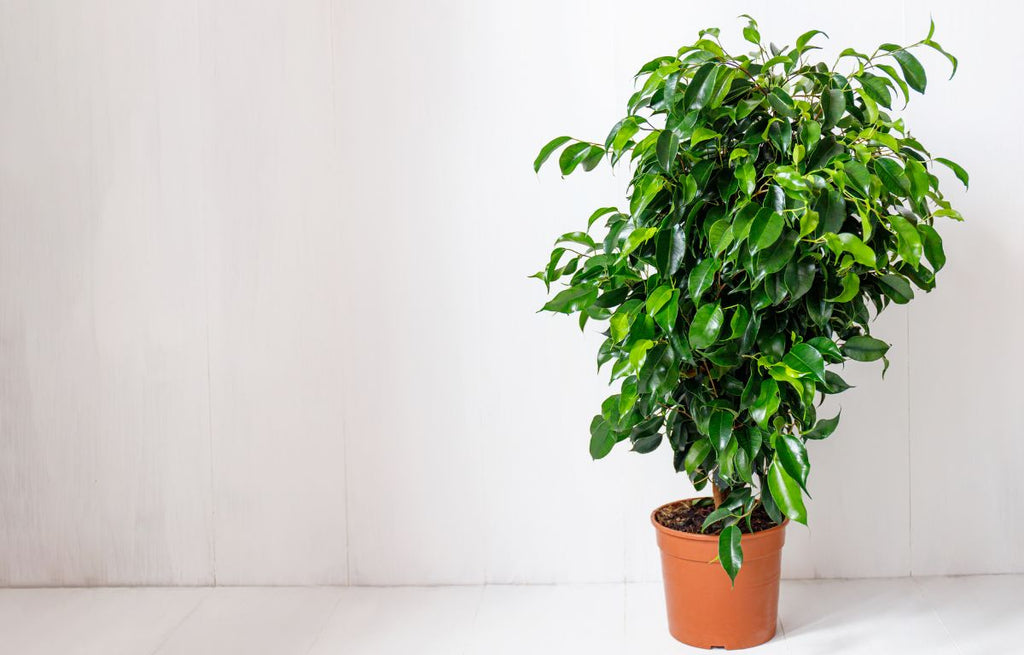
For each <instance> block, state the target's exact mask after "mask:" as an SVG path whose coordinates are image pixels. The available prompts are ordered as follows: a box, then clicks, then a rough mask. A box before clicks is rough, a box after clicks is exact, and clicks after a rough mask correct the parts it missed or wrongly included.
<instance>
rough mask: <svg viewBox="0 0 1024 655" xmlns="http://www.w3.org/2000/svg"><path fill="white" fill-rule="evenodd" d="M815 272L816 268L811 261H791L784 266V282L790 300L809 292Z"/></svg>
mask: <svg viewBox="0 0 1024 655" xmlns="http://www.w3.org/2000/svg"><path fill="white" fill-rule="evenodd" d="M817 270H818V266H817V265H816V264H815V263H814V262H813V261H804V262H795V261H791V262H790V263H789V264H787V265H786V274H785V277H784V282H785V284H786V289H787V290H788V291H789V297H790V298H791V299H793V300H796V299H797V298H800V297H801V296H803V295H804V294H805V293H807V292H808V291H810V290H811V287H812V286H813V285H814V276H815V274H816V273H817Z"/></svg>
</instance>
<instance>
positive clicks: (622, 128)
mask: <svg viewBox="0 0 1024 655" xmlns="http://www.w3.org/2000/svg"><path fill="white" fill-rule="evenodd" d="M639 131H640V125H639V123H637V120H636V117H635V116H627V117H626V118H623V119H622V120H621V121H619V122H618V123H616V124H615V127H613V128H612V129H611V132H609V133H608V138H607V139H605V141H604V147H605V148H608V149H610V150H612V151H613V152H615V153H618V152H621V151H622V149H623V148H625V147H626V144H627V143H629V140H630V139H632V138H633V137H634V136H635V135H636V133H637V132H639Z"/></svg>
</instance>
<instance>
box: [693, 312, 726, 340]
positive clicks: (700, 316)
mask: <svg viewBox="0 0 1024 655" xmlns="http://www.w3.org/2000/svg"><path fill="white" fill-rule="evenodd" d="M724 321H725V315H724V314H723V313H722V306H721V304H719V303H717V302H716V303H714V304H711V303H709V304H706V305H702V306H701V307H700V309H698V310H697V313H696V314H694V316H693V322H692V323H691V324H690V333H689V337H690V345H691V346H693V347H694V348H700V349H704V348H707V347H708V346H710V345H711V344H713V343H715V341H716V340H717V339H718V332H719V331H720V330H721V329H722V323H723V322H724Z"/></svg>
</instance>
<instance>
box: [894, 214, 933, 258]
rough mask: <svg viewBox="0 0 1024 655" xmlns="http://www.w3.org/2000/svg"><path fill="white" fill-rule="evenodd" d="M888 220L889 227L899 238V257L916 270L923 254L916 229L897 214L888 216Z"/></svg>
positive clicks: (922, 247) (922, 245) (919, 236)
mask: <svg viewBox="0 0 1024 655" xmlns="http://www.w3.org/2000/svg"><path fill="white" fill-rule="evenodd" d="M888 220H889V225H891V226H892V227H893V229H894V230H895V231H896V236H897V237H899V253H900V257H901V258H902V259H903V261H905V262H907V263H908V264H910V265H911V266H913V267H914V268H917V266H918V264H919V263H920V262H921V256H922V255H923V254H924V244H923V243H922V242H921V235H920V234H918V233H917V228H916V227H914V226H913V224H911V222H910V221H908V220H907V219H905V218H903V217H902V216H900V215H899V214H893V215H892V216H889V219H888Z"/></svg>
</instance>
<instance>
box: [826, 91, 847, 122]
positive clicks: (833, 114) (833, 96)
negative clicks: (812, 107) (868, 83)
mask: <svg viewBox="0 0 1024 655" xmlns="http://www.w3.org/2000/svg"><path fill="white" fill-rule="evenodd" d="M821 110H822V120H821V127H822V128H823V129H826V130H828V129H832V128H833V127H835V125H836V123H838V122H839V119H841V118H842V117H843V114H845V113H846V97H845V96H844V95H843V91H842V89H828V90H826V91H825V92H824V93H823V94H821Z"/></svg>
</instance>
